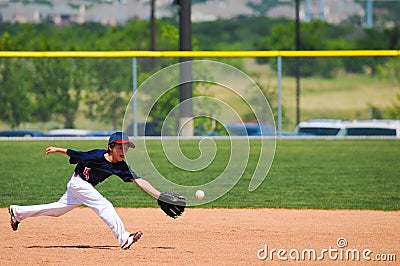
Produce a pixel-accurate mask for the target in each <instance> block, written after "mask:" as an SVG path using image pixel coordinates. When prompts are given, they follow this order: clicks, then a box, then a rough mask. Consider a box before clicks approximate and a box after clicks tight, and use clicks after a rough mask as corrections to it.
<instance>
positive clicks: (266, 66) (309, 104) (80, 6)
mask: <svg viewBox="0 0 400 266" xmlns="http://www.w3.org/2000/svg"><path fill="white" fill-rule="evenodd" d="M183 1H184V0H183ZM188 2H189V3H190V2H191V3H190V11H191V16H190V19H191V25H190V33H191V34H190V35H191V40H190V41H191V44H190V45H191V47H190V49H191V50H194V51H254V50H260V51H264V50H270V51H276V50H301V51H308V50H339V51H340V50H399V49H400V21H399V20H400V17H399V16H398V13H399V12H400V1H385V0H382V1H372V0H296V1H291V0H288V1H286V0H243V1H234V0H220V1H216V0H192V1H188ZM181 8H182V1H174V0H119V1H116V0H115V1H112V0H110V1H106V0H92V1H90V0H79V1H78V0H76V1H72V0H71V1H68V0H65V1H62V0H56V1H46V0H23V1H18V0H12V1H11V0H2V1H0V25H1V26H0V50H1V51H134V50H135V51H136V50H143V51H178V50H182V49H181V48H182V47H180V37H181V36H180V34H181V32H180V31H181V30H182V24H180V16H181V15H182V14H181V13H180V11H181ZM197 59H202V58H195V59H194V60H197ZM206 59H210V60H216V61H219V62H224V63H227V64H230V65H232V66H234V67H237V68H238V69H240V70H242V71H243V72H245V73H246V74H247V75H249V77H250V78H251V79H253V80H254V81H255V82H256V83H257V84H258V86H259V87H260V88H261V90H262V91H263V93H264V95H265V96H266V98H267V99H268V102H269V104H270V105H271V109H272V111H273V113H274V115H275V116H276V117H275V118H276V119H277V116H278V83H281V89H282V95H281V96H282V106H281V107H282V108H281V114H282V117H281V123H282V130H283V131H284V132H285V133H287V134H292V133H298V132H297V129H296V126H297V125H298V124H299V123H300V122H303V121H306V120H309V119H324V120H326V119H330V120H332V121H333V120H334V121H337V120H339V121H351V120H365V119H368V120H371V119H379V120H389V119H390V121H392V120H398V119H400V83H399V82H400V74H399V73H400V59H399V57H398V56H372V57H371V56H335V57H298V58H297V57H286V58H285V57H284V58H283V59H282V68H281V70H282V73H281V74H282V78H281V80H279V81H278V77H277V74H278V73H277V72H278V68H277V65H278V62H277V58H276V57H263V58H261V57H259V58H256V57H250V56H249V57H241V58H234V57H232V58H229V57H224V58H219V57H215V58H206ZM178 62H180V58H176V57H161V58H151V57H138V58H137V61H136V62H135V65H133V63H132V58H110V57H99V58H80V57H69V58H65V57H58V58H36V57H35V58H32V57H8V56H7V57H5V56H3V57H0V84H1V85H0V86H1V87H0V102H1V104H0V130H2V132H3V133H0V135H1V134H3V136H8V135H9V134H14V135H20V136H25V135H32V136H39V135H42V134H46V135H58V136H64V135H65V136H67V135H79V136H86V135H90V134H92V135H96V136H106V135H108V134H109V133H110V132H111V131H113V130H116V129H120V128H121V127H122V122H123V114H124V113H125V111H126V110H125V109H126V107H127V105H128V102H129V100H130V99H131V97H132V95H133V88H134V87H135V86H140V84H142V83H143V82H144V81H145V80H146V79H147V78H148V77H150V76H151V75H152V74H154V73H156V72H157V71H159V70H160V69H162V68H164V67H167V66H170V65H172V64H175V63H178ZM135 72H136V73H137V77H136V78H137V80H136V82H135V80H134V77H133V76H134V73H135ZM213 74H214V75H218V73H213ZM134 83H136V84H134ZM193 95H194V96H198V95H207V96H212V97H216V98H218V99H221V100H223V101H225V102H230V103H233V104H235V103H237V102H240V99H238V98H237V96H235V95H234V94H233V93H230V92H229V91H228V90H226V88H223V87H221V86H216V85H210V84H193ZM150 96H151V92H149V97H150ZM145 101H146V97H144V98H141V99H138V110H137V112H138V114H137V121H136V123H137V126H138V132H137V134H139V135H144V134H146V135H159V134H160V122H162V120H163V118H164V117H165V116H166V114H167V113H168V112H169V111H170V110H171V109H172V108H173V107H174V106H176V105H177V104H178V103H179V89H178V88H173V89H171V90H170V91H169V92H168V93H166V94H165V95H163V97H162V98H160V100H159V101H158V103H157V105H155V106H154V108H153V110H152V111H151V113H150V117H149V118H146V117H144V116H143V114H144V113H145V112H146V110H141V109H140V103H141V102H145ZM204 108H209V109H210V110H211V111H210V116H212V115H213V112H214V111H215V112H217V111H218V110H213V109H212V107H210V106H208V107H207V106H205V107H204ZM215 115H220V114H215ZM243 120H244V121H247V122H248V123H249V125H251V123H252V121H253V120H254V116H253V114H252V113H251V110H249V111H248V114H245V115H244V117H243ZM332 121H330V125H331V124H332V123H331V122H332ZM235 122H237V121H232V124H233V125H234V123H235ZM259 128H261V127H260V126H259V127H258V129H259ZM16 129H18V131H16ZM61 129H62V130H61ZM64 129H68V130H64ZM77 129H78V130H77ZM10 130H11V131H12V133H7V132H10ZM227 130H229V128H228V129H226V128H224V127H223V126H222V125H220V124H219V123H218V122H217V121H214V120H213V119H210V118H196V119H195V120H194V134H195V135H225V134H227ZM249 130H251V129H249ZM249 130H248V132H249ZM399 130H400V129H399ZM308 133H310V132H308ZM132 134H133V132H132ZM257 134H262V133H260V132H258V133H256V135H257Z"/></svg>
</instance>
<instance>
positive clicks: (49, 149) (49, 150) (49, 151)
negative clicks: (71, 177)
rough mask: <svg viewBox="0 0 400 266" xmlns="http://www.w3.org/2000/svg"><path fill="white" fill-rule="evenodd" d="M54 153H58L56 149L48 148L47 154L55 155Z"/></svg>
mask: <svg viewBox="0 0 400 266" xmlns="http://www.w3.org/2000/svg"><path fill="white" fill-rule="evenodd" d="M54 152H57V148H56V147H47V149H46V154H50V153H54Z"/></svg>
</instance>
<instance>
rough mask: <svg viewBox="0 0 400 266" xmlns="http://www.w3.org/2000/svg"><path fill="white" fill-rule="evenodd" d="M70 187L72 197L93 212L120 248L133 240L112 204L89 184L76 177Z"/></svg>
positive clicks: (138, 236) (136, 237) (137, 237)
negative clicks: (106, 227)
mask: <svg viewBox="0 0 400 266" xmlns="http://www.w3.org/2000/svg"><path fill="white" fill-rule="evenodd" d="M71 187H72V188H71V192H72V193H73V194H74V197H75V198H77V199H78V200H79V201H80V202H81V203H82V204H84V205H86V206H88V207H90V208H91V209H92V210H94V211H95V212H96V213H97V215H99V216H100V218H101V219H102V220H103V221H104V222H105V223H106V224H107V225H108V227H110V229H111V231H112V232H113V234H114V236H115V237H116V238H117V239H118V243H119V245H120V246H121V247H123V246H124V244H125V243H126V242H127V240H129V239H132V238H133V236H132V235H131V234H130V233H129V232H127V231H126V230H125V226H124V224H123V223H122V220H121V218H120V217H119V215H118V213H117V212H116V211H115V209H114V206H113V205H112V203H111V202H110V201H108V200H107V199H106V198H105V197H103V195H101V194H100V192H98V191H97V190H96V189H95V188H94V187H93V186H92V185H91V184H89V183H88V182H86V181H84V180H82V179H81V178H79V177H77V178H76V179H75V182H74V183H72V184H71ZM140 235H141V233H140ZM140 235H137V236H135V238H133V240H134V242H136V240H138V239H139V238H140Z"/></svg>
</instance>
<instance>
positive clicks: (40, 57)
mask: <svg viewBox="0 0 400 266" xmlns="http://www.w3.org/2000/svg"><path fill="white" fill-rule="evenodd" d="M399 55H400V51H399V50H343V51H0V82H1V83H2V89H1V90H2V92H0V100H1V101H2V102H3V103H6V104H3V106H2V107H0V113H1V114H2V115H0V120H1V121H0V123H1V124H0V127H2V128H7V127H39V128H40V129H44V130H49V129H52V128H60V127H63V126H68V125H73V126H74V127H78V128H86V129H100V128H116V127H119V126H120V125H119V124H117V123H115V118H113V117H109V116H108V114H107V113H109V112H107V110H108V109H107V103H103V102H102V101H104V98H107V97H110V96H111V97H114V98H115V101H116V102H117V101H118V100H121V99H125V101H126V98H127V97H126V96H127V95H130V94H131V93H132V90H133V91H136V89H137V88H138V86H139V85H140V84H141V83H142V82H143V81H144V80H145V79H146V78H148V77H149V76H150V75H151V74H152V73H155V72H156V71H158V70H160V69H161V68H163V67H166V66H169V65H171V64H174V63H177V62H179V59H180V58H191V59H193V60H199V59H207V60H214V61H221V62H225V63H227V64H232V65H233V66H235V67H238V68H239V69H241V70H242V71H243V72H244V73H246V74H247V75H249V77H250V78H254V79H255V80H256V81H257V82H260V83H261V84H264V86H265V87H266V91H272V93H271V94H270V95H269V97H270V98H269V99H268V100H269V101H271V102H272V103H271V105H273V111H274V113H276V121H277V130H278V134H281V133H282V132H283V131H284V130H288V131H291V130H293V128H294V126H295V123H296V122H295V119H294V117H296V104H299V103H298V102H297V103H296V99H295V98H296V92H295V89H296V79H295V76H296V75H297V76H298V77H300V79H301V86H300V87H301V89H302V91H301V97H303V94H304V96H305V99H306V100H305V102H301V103H300V110H301V113H302V118H304V119H307V118H336V119H362V118H374V115H375V116H385V115H386V114H385V110H387V108H388V107H390V105H391V104H392V103H391V100H395V95H396V93H398V92H397V91H398V88H399V84H398V82H399V74H398V73H399V72H400V62H399ZM110 60H112V61H110ZM249 62H251V63H249ZM296 66H297V68H296ZM296 69H297V70H296ZM296 71H297V72H296ZM359 87H365V90H362V89H360V88H359ZM78 88H79V89H78ZM80 88H84V89H80ZM49 90H53V91H52V92H51V93H49ZM55 91H58V92H57V93H54V92H55ZM63 91H64V93H63ZM274 91H275V92H274ZM40 94H43V95H44V96H40ZM368 94H370V96H369V95H368ZM77 95H78V96H77ZM64 98H68V99H67V100H66V101H65V102H63V103H64V105H65V106H64V108H62V107H63V106H59V107H58V108H55V109H54V110H53V109H52V106H54V105H55V102H57V101H58V102H62V101H63V100H64ZM46 101H49V103H48V105H47V106H41V104H42V103H45V102H46ZM51 101H53V103H51ZM21 102H22V103H21ZM125 104H126V102H125ZM137 105H138V106H137ZM137 105H136V104H135V105H134V107H135V108H138V110H137V109H135V110H134V113H135V119H134V123H137V121H140V120H141V119H142V118H141V117H140V110H139V109H140V99H139V101H138V103H137ZM125 106H126V105H125ZM108 108H113V109H110V110H114V111H117V109H118V110H120V111H122V110H123V107H116V106H111V107H108ZM71 109H73V110H75V111H76V110H83V111H82V112H81V113H74V112H71ZM376 110H378V111H379V112H380V113H379V114H373V112H374V111H376ZM13 118H14V120H15V122H14V123H13V121H12V120H13ZM384 118H385V117H384ZM68 121H69V123H68ZM134 128H135V132H134V134H135V135H137V134H138V131H137V125H134Z"/></svg>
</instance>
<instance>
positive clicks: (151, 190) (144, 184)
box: [131, 177, 161, 199]
mask: <svg viewBox="0 0 400 266" xmlns="http://www.w3.org/2000/svg"><path fill="white" fill-rule="evenodd" d="M131 181H132V182H133V183H135V184H136V185H137V186H138V187H139V188H141V189H142V190H144V191H145V192H147V193H148V194H150V195H151V196H153V197H155V198H156V199H158V198H159V197H160V194H161V192H160V191H158V190H157V189H156V188H155V187H153V186H152V185H151V184H150V183H149V182H148V181H147V180H145V179H143V178H141V177H139V178H132V179H131Z"/></svg>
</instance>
